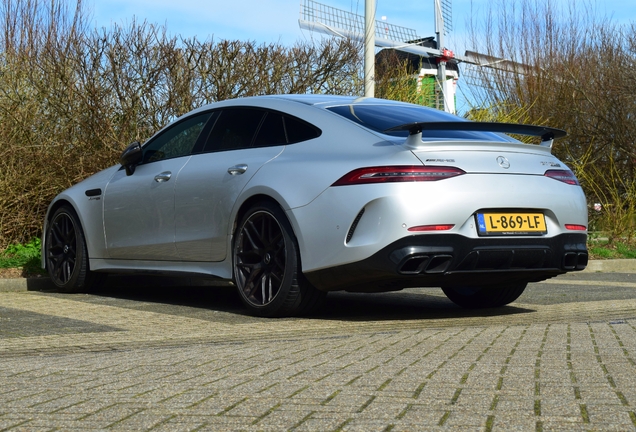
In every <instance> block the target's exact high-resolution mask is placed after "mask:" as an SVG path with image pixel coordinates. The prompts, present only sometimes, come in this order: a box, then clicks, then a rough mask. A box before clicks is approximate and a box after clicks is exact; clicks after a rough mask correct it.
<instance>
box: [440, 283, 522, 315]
mask: <svg viewBox="0 0 636 432" xmlns="http://www.w3.org/2000/svg"><path fill="white" fill-rule="evenodd" d="M526 286H528V284H527V283H517V284H511V285H503V286H502V285H499V286H493V287H443V288H442V291H444V294H446V297H448V298H449V299H450V300H451V301H452V302H453V303H455V304H456V305H458V306H461V307H463V308H467V309H484V308H494V307H500V306H504V305H507V304H509V303H512V302H513V301H515V300H517V299H518V298H519V296H520V295H521V294H523V291H524V290H525V289H526Z"/></svg>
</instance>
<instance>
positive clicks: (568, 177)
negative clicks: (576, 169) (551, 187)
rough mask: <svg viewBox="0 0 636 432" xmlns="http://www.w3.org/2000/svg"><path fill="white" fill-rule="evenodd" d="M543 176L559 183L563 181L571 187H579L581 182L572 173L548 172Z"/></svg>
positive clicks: (562, 171)
mask: <svg viewBox="0 0 636 432" xmlns="http://www.w3.org/2000/svg"><path fill="white" fill-rule="evenodd" d="M543 175H544V176H546V177H550V178H553V179H555V180H558V181H562V182H563V183H567V184H569V185H575V186H578V184H579V180H578V179H577V178H576V176H575V175H574V173H573V172H572V171H566V170H548V171H546V172H545V173H544V174H543Z"/></svg>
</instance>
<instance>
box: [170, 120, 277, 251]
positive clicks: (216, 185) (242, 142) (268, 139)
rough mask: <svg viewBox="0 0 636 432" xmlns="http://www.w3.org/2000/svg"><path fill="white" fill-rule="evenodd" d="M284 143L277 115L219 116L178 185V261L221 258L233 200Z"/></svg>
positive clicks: (226, 241) (176, 198)
mask: <svg viewBox="0 0 636 432" xmlns="http://www.w3.org/2000/svg"><path fill="white" fill-rule="evenodd" d="M287 142H288V140H287V138H286V135H285V128H284V121H283V115H282V114H281V113H277V112H275V111H266V110H262V109H254V108H227V109H224V110H223V111H222V113H221V114H220V116H219V118H218V120H217V121H216V123H215V125H214V127H213V128H212V130H211V133H210V135H209V137H208V139H207V141H206V145H205V148H204V153H203V154H199V155H196V156H193V157H192V158H191V159H190V160H189V161H188V163H187V164H186V165H185V167H184V168H183V170H182V171H181V173H180V175H179V181H178V182H177V186H176V191H175V207H176V244H177V250H178V252H179V256H180V258H181V259H182V260H185V261H222V260H224V259H225V257H226V256H227V250H226V249H227V244H228V230H229V225H230V224H231V223H232V221H231V220H230V213H231V211H232V208H233V206H234V204H235V202H236V199H237V198H238V196H239V194H240V193H241V191H242V190H243V188H244V187H245V185H246V184H247V183H248V182H249V180H250V179H251V178H252V177H253V176H254V174H255V173H256V172H257V171H258V170H259V168H260V167H261V166H263V164H265V163H267V162H268V161H270V160H272V159H274V158H276V156H278V155H279V154H280V153H281V152H282V151H283V149H284V148H285V147H284V146H285V144H286V143H287Z"/></svg>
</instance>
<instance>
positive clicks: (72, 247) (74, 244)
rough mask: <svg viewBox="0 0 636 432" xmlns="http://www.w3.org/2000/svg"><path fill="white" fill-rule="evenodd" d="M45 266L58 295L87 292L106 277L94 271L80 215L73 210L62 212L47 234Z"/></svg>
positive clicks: (54, 217)
mask: <svg viewBox="0 0 636 432" xmlns="http://www.w3.org/2000/svg"><path fill="white" fill-rule="evenodd" d="M45 241H46V247H45V265H46V270H47V272H48V274H49V276H50V278H51V281H52V282H53V283H54V284H55V286H56V287H57V289H58V291H60V292H66V293H75V292H85V291H88V290H89V289H90V288H94V287H96V286H97V285H99V284H100V283H101V282H102V281H103V279H104V277H105V275H101V274H98V273H95V272H92V271H90V268H89V264H88V252H87V249H86V239H85V237H84V232H83V231H82V226H81V224H80V222H79V218H78V217H77V214H76V213H75V211H74V210H73V208H71V207H70V206H62V207H60V208H58V209H57V210H56V211H55V213H53V216H52V217H51V220H50V222H49V223H48V225H47V230H46V240H45Z"/></svg>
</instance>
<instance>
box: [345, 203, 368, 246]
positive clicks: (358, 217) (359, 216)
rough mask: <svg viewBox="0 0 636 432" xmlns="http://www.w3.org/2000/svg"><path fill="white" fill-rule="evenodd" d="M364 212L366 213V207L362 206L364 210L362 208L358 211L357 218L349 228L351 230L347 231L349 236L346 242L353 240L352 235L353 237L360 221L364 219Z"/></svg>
mask: <svg viewBox="0 0 636 432" xmlns="http://www.w3.org/2000/svg"><path fill="white" fill-rule="evenodd" d="M363 214H364V207H363V208H362V210H360V213H358V216H356V218H355V219H354V220H353V223H352V224H351V228H349V232H348V233H347V238H346V239H345V243H349V241H351V237H353V233H354V232H355V230H356V228H357V227H358V223H359V222H360V219H362V215H363Z"/></svg>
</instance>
